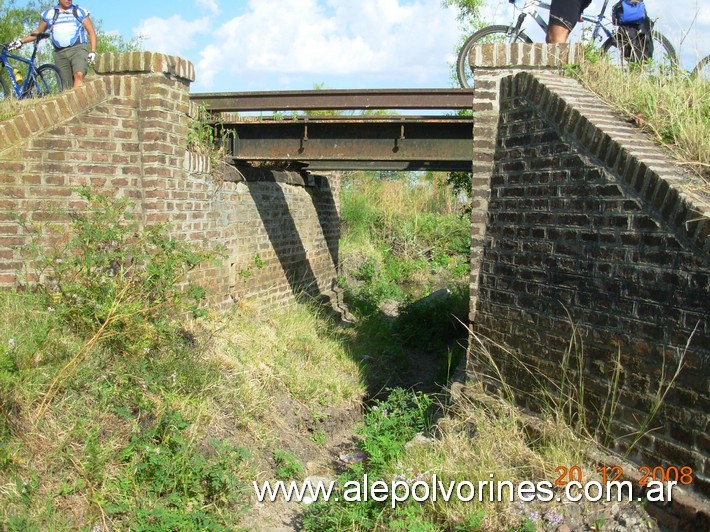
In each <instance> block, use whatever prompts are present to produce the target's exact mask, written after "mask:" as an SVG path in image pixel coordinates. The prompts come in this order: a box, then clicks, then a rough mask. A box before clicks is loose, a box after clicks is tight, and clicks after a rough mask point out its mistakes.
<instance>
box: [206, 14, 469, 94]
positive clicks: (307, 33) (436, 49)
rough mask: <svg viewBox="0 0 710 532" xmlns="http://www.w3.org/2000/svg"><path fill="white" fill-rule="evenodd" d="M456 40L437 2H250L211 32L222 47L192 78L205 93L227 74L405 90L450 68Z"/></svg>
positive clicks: (451, 17) (213, 49) (450, 18)
mask: <svg viewBox="0 0 710 532" xmlns="http://www.w3.org/2000/svg"><path fill="white" fill-rule="evenodd" d="M432 14H435V15H436V16H435V17H432ZM457 33H458V32H457V28H456V22H455V13H454V11H453V10H450V9H443V8H442V7H441V2H440V0H417V1H414V2H405V1H404V0H361V1H360V2H352V0H326V1H325V2H318V1H316V0H250V2H249V7H248V10H247V12H246V13H244V14H242V15H240V16H238V17H234V18H232V19H231V20H229V21H227V22H226V23H225V24H224V25H223V26H222V27H220V28H218V29H217V30H216V34H217V35H219V36H220V41H219V43H217V44H211V45H208V46H207V47H205V48H204V49H203V50H202V52H201V53H200V56H201V59H200V60H199V62H198V63H197V65H196V68H197V75H198V80H199V81H200V83H201V84H205V85H207V86H209V85H210V84H211V82H212V81H213V80H214V78H215V77H216V76H218V75H219V74H220V72H225V71H228V72H230V73H232V74H244V73H246V72H257V73H272V74H278V75H282V76H286V77H288V76H289V75H290V74H296V73H298V74H303V75H311V76H318V75H324V74H329V75H330V74H336V75H342V76H346V75H358V74H359V75H363V76H364V75H382V76H384V75H387V76H389V77H392V78H395V79H396V78H402V79H404V80H405V81H404V82H403V83H402V85H407V84H408V82H409V81H410V80H424V79H426V78H427V76H428V75H429V71H430V70H431V69H436V68H438V69H441V68H444V69H446V68H447V67H446V62H447V60H449V59H450V55H451V52H452V49H453V46H454V44H455V42H456V40H457Z"/></svg>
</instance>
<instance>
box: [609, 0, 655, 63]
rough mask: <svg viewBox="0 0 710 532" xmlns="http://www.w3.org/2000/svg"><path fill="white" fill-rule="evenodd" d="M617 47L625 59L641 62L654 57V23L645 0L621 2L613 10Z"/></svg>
mask: <svg viewBox="0 0 710 532" xmlns="http://www.w3.org/2000/svg"><path fill="white" fill-rule="evenodd" d="M611 13H612V15H611V20H612V22H613V23H614V24H616V25H617V26H618V27H619V29H618V30H617V31H616V35H615V39H616V46H617V47H618V48H619V51H620V52H621V54H622V56H623V57H624V59H626V60H627V61H632V62H641V61H646V60H648V59H651V58H652V57H653V36H652V33H653V23H652V22H651V19H650V18H649V16H648V13H647V11H646V5H645V4H644V3H643V0H620V1H619V2H617V3H616V4H615V5H614V7H613V8H612V12H611Z"/></svg>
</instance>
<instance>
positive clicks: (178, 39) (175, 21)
mask: <svg viewBox="0 0 710 532" xmlns="http://www.w3.org/2000/svg"><path fill="white" fill-rule="evenodd" d="M209 31H210V19H209V17H203V18H200V19H197V20H191V21H190V20H185V19H183V18H182V16H181V15H173V16H171V17H169V18H167V19H163V18H160V17H151V18H147V19H145V20H141V22H140V24H139V25H138V27H136V28H134V29H133V34H134V35H135V36H136V37H142V38H143V45H144V47H145V49H146V50H150V51H151V52H162V53H167V54H171V55H180V54H181V53H182V52H184V51H185V50H187V49H189V48H190V47H191V46H192V41H191V39H192V38H193V37H194V36H195V35H197V34H200V33H208V32H209Z"/></svg>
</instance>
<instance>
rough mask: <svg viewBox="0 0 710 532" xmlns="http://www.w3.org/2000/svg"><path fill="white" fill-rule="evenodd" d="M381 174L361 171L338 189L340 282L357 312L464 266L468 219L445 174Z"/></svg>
mask: <svg viewBox="0 0 710 532" xmlns="http://www.w3.org/2000/svg"><path fill="white" fill-rule="evenodd" d="M386 177H387V179H386V180H382V179H372V178H371V177H369V176H367V175H365V176H362V175H361V174H359V175H357V176H356V177H354V178H353V180H352V181H351V182H346V183H345V187H344V191H343V194H342V196H341V198H342V207H341V216H342V223H343V231H342V233H343V240H342V244H341V252H342V254H343V258H344V260H343V262H344V264H345V270H344V271H345V275H343V276H341V278H340V284H341V286H342V287H343V288H344V289H345V295H346V300H347V302H348V304H349V305H350V306H351V309H352V310H353V312H354V313H355V314H356V315H357V316H359V317H360V318H362V317H365V316H370V315H373V314H376V313H377V312H378V309H379V307H380V305H381V303H383V302H385V301H395V302H399V303H400V304H404V303H407V302H409V301H411V300H416V299H418V298H420V297H422V296H423V295H427V294H428V293H429V292H430V291H431V289H430V286H431V285H439V286H441V285H442V284H444V283H445V284H449V283H452V282H453V283H458V282H461V281H463V280H465V279H466V276H467V272H468V254H469V246H470V228H469V222H468V220H466V219H464V218H462V217H460V216H458V215H457V214H456V213H455V212H454V211H455V210H456V208H457V207H456V201H455V200H454V199H453V198H452V196H451V193H450V189H449V187H448V186H447V185H446V184H445V183H443V180H438V179H437V178H436V177H435V176H433V175H425V176H423V179H422V176H419V175H413V174H404V175H403V174H401V173H400V174H399V176H398V177H397V179H395V178H394V176H392V175H389V174H388V175H387V176H386ZM351 255H352V259H351ZM351 263H354V264H351Z"/></svg>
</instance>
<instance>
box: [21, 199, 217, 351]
mask: <svg viewBox="0 0 710 532" xmlns="http://www.w3.org/2000/svg"><path fill="white" fill-rule="evenodd" d="M78 193H79V195H80V196H81V197H82V198H83V199H84V200H85V201H86V203H87V205H86V210H84V211H83V212H76V211H74V212H70V213H68V215H69V218H70V223H69V224H67V225H63V226H45V227H39V228H31V227H29V225H28V224H27V223H25V222H24V221H23V222H22V223H23V225H24V227H25V228H26V229H30V230H31V231H32V232H33V238H32V241H31V244H30V246H29V247H28V250H27V251H28V253H27V254H28V258H29V260H30V264H31V266H33V267H34V269H35V270H36V272H37V275H36V277H34V276H29V275H28V280H29V279H32V278H33V279H34V280H35V281H36V282H34V283H33V287H34V288H36V289H38V290H39V292H40V293H41V294H43V295H44V297H45V300H46V304H47V307H48V308H49V309H50V310H52V311H54V312H55V313H56V314H57V315H58V316H59V317H60V319H61V321H62V322H63V323H64V324H65V325H67V326H68V327H69V328H70V329H71V330H73V331H76V332H77V333H79V334H80V335H82V336H84V337H85V338H90V337H92V336H93V337H96V340H97V341H98V340H99V339H100V340H102V341H103V342H104V343H106V344H108V345H110V346H111V347H112V348H113V351H114V352H116V353H119V352H121V353H130V354H134V355H139V354H141V353H143V352H147V351H148V350H149V349H150V348H151V347H153V346H154V345H157V343H158V342H160V341H161V340H164V339H166V338H168V337H170V335H172V334H173V333H174V332H175V327H174V320H173V319H174V318H175V317H176V316H179V315H180V314H184V313H186V312H188V311H192V312H193V313H197V312H198V307H197V304H198V302H199V301H200V299H202V298H203V297H204V295H205V291H204V289H202V288H200V287H197V286H193V285H191V284H189V283H185V282H184V279H185V276H186V274H187V273H188V272H189V271H190V270H192V269H193V268H194V267H195V266H197V265H198V264H200V263H201V262H203V261H205V260H207V259H208V258H209V257H210V256H211V255H210V254H209V253H207V252H205V251H204V250H200V249H198V248H196V247H195V246H194V245H192V244H190V243H188V242H184V241H178V240H174V239H172V238H171V237H170V232H169V227H168V226H167V225H164V224H158V225H154V226H150V227H141V225H140V224H139V223H138V221H136V220H134V219H132V217H131V213H130V208H131V203H130V202H129V201H128V200H127V199H126V198H119V199H114V198H109V197H107V196H104V195H102V194H99V193H96V192H94V191H92V190H91V188H89V187H88V186H83V187H81V188H80V189H79V190H78ZM47 237H49V239H50V240H51V243H50V244H49V245H47V244H46V241H47ZM97 335H98V336H97Z"/></svg>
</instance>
